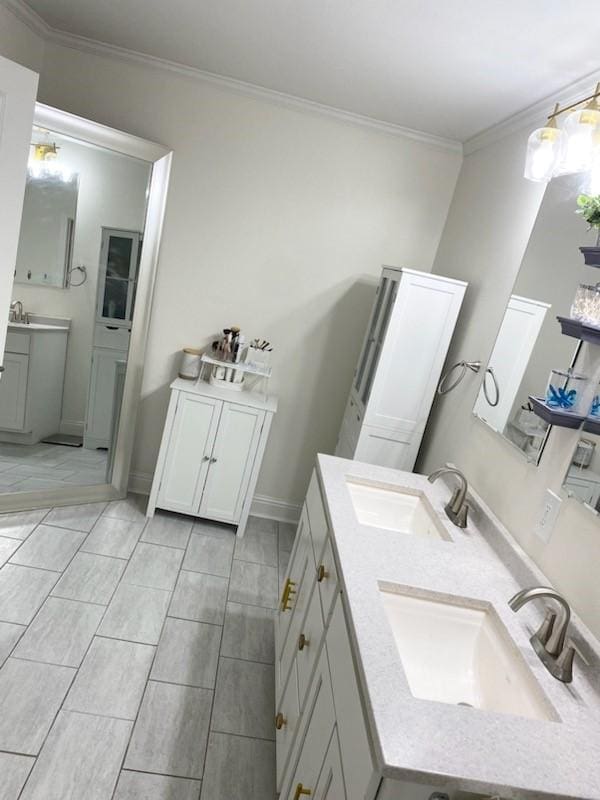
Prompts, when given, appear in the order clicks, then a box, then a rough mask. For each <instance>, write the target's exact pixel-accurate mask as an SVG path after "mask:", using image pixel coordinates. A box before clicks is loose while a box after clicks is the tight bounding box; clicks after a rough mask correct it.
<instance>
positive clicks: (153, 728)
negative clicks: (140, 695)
mask: <svg viewBox="0 0 600 800" xmlns="http://www.w3.org/2000/svg"><path fill="white" fill-rule="evenodd" d="M211 704H212V692H211V691H210V690H209V689H192V688H190V687H189V686H174V685H173V684H170V683H156V682H154V681H150V682H149V683H148V687H147V689H146V693H145V694H144V699H143V701H142V707H141V709H140V713H139V715H138V719H137V722H136V724H135V728H134V731H133V735H132V737H131V743H130V745H129V750H128V752H127V758H126V759H125V765H124V766H125V767H126V768H128V769H138V770H141V771H143V772H159V773H163V774H165V775H174V776H176V777H180V778H201V777H202V769H203V765H204V754H205V749H206V740H207V736H208V725H209V719H210V710H211Z"/></svg>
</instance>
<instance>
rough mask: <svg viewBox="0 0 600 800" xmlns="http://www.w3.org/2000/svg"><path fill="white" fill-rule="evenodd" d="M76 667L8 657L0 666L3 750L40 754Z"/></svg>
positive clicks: (0, 729) (1, 746)
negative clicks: (0, 667) (71, 667)
mask: <svg viewBox="0 0 600 800" xmlns="http://www.w3.org/2000/svg"><path fill="white" fill-rule="evenodd" d="M74 675H75V670H74V669H70V668H69V667H55V666H53V665H51V664H38V663H37V662H35V661H19V660H18V659H16V658H9V659H8V661H7V662H6V663H5V665H4V666H3V667H2V669H0V708H1V709H2V713H1V714H0V750H11V751H13V752H16V753H22V754H24V755H37V754H38V752H39V750H40V748H41V746H42V744H43V742H44V738H45V737H46V734H47V733H48V731H49V730H50V726H51V725H52V722H53V720H54V717H55V715H56V712H57V711H58V709H59V708H60V704H61V703H62V701H63V699H64V697H65V695H66V693H67V690H68V688H69V685H70V683H71V680H72V678H73V676H74Z"/></svg>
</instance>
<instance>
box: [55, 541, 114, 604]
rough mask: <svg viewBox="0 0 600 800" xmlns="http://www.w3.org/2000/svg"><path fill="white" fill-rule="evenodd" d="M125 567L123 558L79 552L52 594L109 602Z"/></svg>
mask: <svg viewBox="0 0 600 800" xmlns="http://www.w3.org/2000/svg"><path fill="white" fill-rule="evenodd" d="M125 566H126V564H125V561H123V560H122V559H120V558H110V556H98V555H96V554H95V553H77V554H76V555H75V558H74V559H73V561H71V563H70V564H69V566H68V567H67V569H66V570H65V572H64V573H63V576H62V578H61V579H60V580H59V582H58V583H57V584H56V586H55V587H54V589H53V590H52V596H53V597H64V598H66V599H67V600H83V601H85V602H87V603H100V604H102V605H108V603H109V602H110V598H111V597H112V596H113V593H114V591H115V589H116V588H117V584H118V582H119V579H120V578H121V575H122V574H123V571H124V570H125Z"/></svg>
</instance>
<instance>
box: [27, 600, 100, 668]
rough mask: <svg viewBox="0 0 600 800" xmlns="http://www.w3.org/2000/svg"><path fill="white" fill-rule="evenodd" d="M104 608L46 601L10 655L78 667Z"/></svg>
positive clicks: (71, 602)
mask: <svg viewBox="0 0 600 800" xmlns="http://www.w3.org/2000/svg"><path fill="white" fill-rule="evenodd" d="M104 611H105V609H104V606H97V605H92V604H91V603H80V602H78V601H76V600H63V599H62V598H60V597H49V598H48V599H47V600H46V602H45V603H44V605H43V606H42V607H41V609H40V611H39V613H38V615H37V616H36V618H35V619H34V620H33V622H32V623H31V625H30V626H29V628H28V629H27V632H26V633H24V634H23V636H22V637H21V640H20V641H19V644H18V645H17V646H16V648H15V650H14V652H13V655H14V657H15V658H27V659H30V660H31V661H44V662H45V663H47V664H59V665H60V666H63V667H78V666H79V665H80V664H81V662H82V661H83V657H84V656H85V654H86V652H87V649H88V647H89V646H90V642H91V641H92V639H93V638H94V634H95V633H96V629H97V627H98V625H99V624H100V620H101V619H102V615H103V614H104Z"/></svg>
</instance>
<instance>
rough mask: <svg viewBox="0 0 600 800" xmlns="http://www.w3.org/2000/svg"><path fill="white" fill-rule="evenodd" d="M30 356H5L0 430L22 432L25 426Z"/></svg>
mask: <svg viewBox="0 0 600 800" xmlns="http://www.w3.org/2000/svg"><path fill="white" fill-rule="evenodd" d="M28 366H29V356H26V355H23V354H21V353H5V354H4V372H3V373H2V381H1V382H0V428H6V429H8V430H11V431H22V430H23V428H24V426H25V399H26V397H27V371H28Z"/></svg>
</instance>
